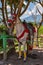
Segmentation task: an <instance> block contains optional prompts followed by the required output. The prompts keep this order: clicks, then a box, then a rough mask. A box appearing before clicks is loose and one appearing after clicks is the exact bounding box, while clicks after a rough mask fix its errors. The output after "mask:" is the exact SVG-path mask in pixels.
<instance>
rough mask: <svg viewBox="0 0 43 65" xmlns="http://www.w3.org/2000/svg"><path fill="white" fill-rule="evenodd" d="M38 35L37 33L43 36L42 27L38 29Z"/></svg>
mask: <svg viewBox="0 0 43 65" xmlns="http://www.w3.org/2000/svg"><path fill="white" fill-rule="evenodd" d="M38 33H39V35H41V34H43V26H41V27H40V29H39V31H38Z"/></svg>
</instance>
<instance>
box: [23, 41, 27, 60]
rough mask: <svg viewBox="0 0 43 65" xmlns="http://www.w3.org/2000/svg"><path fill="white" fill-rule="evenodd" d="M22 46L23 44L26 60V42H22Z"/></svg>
mask: <svg viewBox="0 0 43 65" xmlns="http://www.w3.org/2000/svg"><path fill="white" fill-rule="evenodd" d="M23 46H24V51H23V52H24V61H26V43H25V42H23Z"/></svg>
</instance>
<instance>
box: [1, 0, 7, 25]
mask: <svg viewBox="0 0 43 65" xmlns="http://www.w3.org/2000/svg"><path fill="white" fill-rule="evenodd" d="M1 2H2V15H3V22H4V24H5V25H6V22H5V16H4V0H1ZM6 26H7V25H6Z"/></svg>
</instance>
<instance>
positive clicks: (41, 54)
mask: <svg viewBox="0 0 43 65" xmlns="http://www.w3.org/2000/svg"><path fill="white" fill-rule="evenodd" d="M32 53H34V54H36V55H37V56H36V58H32V57H27V60H26V62H24V61H23V57H22V59H21V60H18V54H17V53H16V54H14V53H12V54H10V55H9V57H8V59H7V60H6V61H5V62H1V61H0V65H43V49H41V48H37V49H33V52H32Z"/></svg>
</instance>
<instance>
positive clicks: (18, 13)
mask: <svg viewBox="0 0 43 65" xmlns="http://www.w3.org/2000/svg"><path fill="white" fill-rule="evenodd" d="M23 1H24V0H20V4H19V5H18V11H17V15H18V16H19V15H20V13H21V9H22V5H23Z"/></svg>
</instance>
